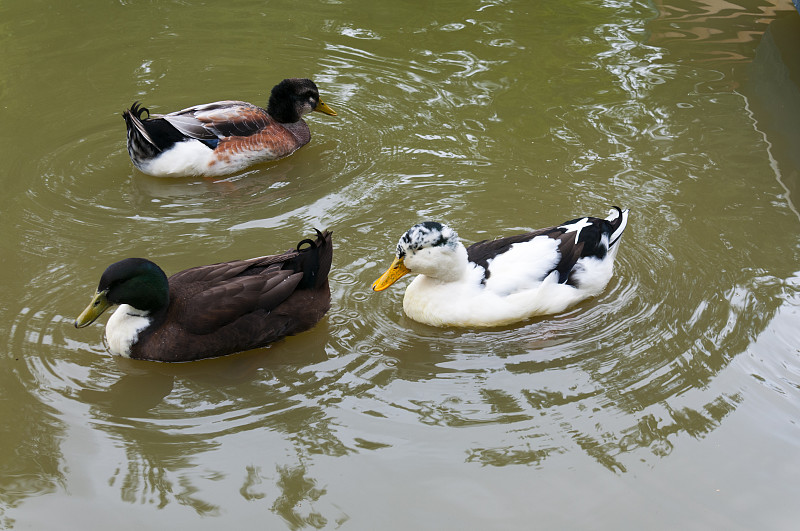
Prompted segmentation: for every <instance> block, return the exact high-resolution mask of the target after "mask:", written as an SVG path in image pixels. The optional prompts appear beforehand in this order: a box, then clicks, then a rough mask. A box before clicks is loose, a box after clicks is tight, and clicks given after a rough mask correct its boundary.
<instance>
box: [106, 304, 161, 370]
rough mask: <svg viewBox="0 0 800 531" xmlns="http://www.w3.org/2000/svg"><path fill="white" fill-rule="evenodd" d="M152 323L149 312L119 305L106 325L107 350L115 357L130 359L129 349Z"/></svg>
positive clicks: (126, 305)
mask: <svg viewBox="0 0 800 531" xmlns="http://www.w3.org/2000/svg"><path fill="white" fill-rule="evenodd" d="M152 323H153V318H152V317H151V315H150V312H146V311H143V310H137V309H136V308H134V307H133V306H130V305H128V304H120V305H119V307H118V308H117V310H116V311H115V312H114V314H113V315H112V316H111V317H110V318H109V319H108V323H107V324H106V341H108V349H109V350H110V351H111V353H112V354H114V355H116V356H123V357H125V358H130V357H131V348H132V347H133V345H134V344H136V342H137V341H138V340H139V337H140V335H141V333H142V332H143V331H144V330H145V329H146V328H147V327H149V326H150V325H151V324H152Z"/></svg>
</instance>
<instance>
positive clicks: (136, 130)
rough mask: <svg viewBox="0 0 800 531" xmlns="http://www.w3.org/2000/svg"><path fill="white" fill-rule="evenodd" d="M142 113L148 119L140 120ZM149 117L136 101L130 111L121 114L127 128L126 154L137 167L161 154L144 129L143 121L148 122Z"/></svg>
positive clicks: (147, 111)
mask: <svg viewBox="0 0 800 531" xmlns="http://www.w3.org/2000/svg"><path fill="white" fill-rule="evenodd" d="M144 113H147V116H148V118H145V119H143V118H142V115H143V114H144ZM149 116H150V111H149V110H147V108H146V107H142V106H141V105H139V102H138V101H135V102H133V105H131V108H130V109H127V110H125V111H123V112H122V118H124V119H125V126H126V127H127V128H128V154H129V155H130V156H131V160H132V161H133V163H134V164H136V165H137V166H138V165H139V163H140V162H144V161H146V160H149V159H152V158H155V157H157V156H158V154H159V153H161V149H160V148H159V147H158V145H157V144H156V143H155V142H154V141H153V138H152V137H151V136H150V133H149V132H148V130H147V127H145V121H149Z"/></svg>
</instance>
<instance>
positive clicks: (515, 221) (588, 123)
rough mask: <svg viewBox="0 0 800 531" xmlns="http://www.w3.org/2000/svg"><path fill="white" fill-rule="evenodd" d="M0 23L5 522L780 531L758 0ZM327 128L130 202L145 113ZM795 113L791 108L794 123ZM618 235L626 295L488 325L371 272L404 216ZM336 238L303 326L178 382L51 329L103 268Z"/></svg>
mask: <svg viewBox="0 0 800 531" xmlns="http://www.w3.org/2000/svg"><path fill="white" fill-rule="evenodd" d="M95 4H96V3H88V2H72V3H70V4H69V5H62V4H58V3H51V2H47V1H39V2H34V3H31V2H25V3H23V2H6V3H4V4H3V5H2V6H0V27H1V28H2V30H3V31H2V33H0V34H1V35H2V37H0V38H1V39H2V42H3V50H4V53H3V54H2V56H0V73H2V75H0V123H2V124H4V127H3V128H2V129H0V179H2V184H3V186H4V193H3V194H2V195H0V219H2V227H3V230H2V231H1V232H0V264H2V268H3V271H4V273H5V279H4V282H2V283H0V286H1V287H0V290H1V291H0V295H1V296H2V302H3V304H2V305H0V317H3V319H2V323H4V324H2V325H0V330H2V332H3V334H2V337H4V338H6V343H5V344H6V348H5V349H3V350H2V354H3V355H2V356H0V389H2V391H0V408H1V409H0V412H2V415H0V418H2V419H3V421H2V424H1V425H2V442H3V448H4V451H3V452H2V457H0V472H2V473H1V474H0V477H2V479H0V524H1V525H2V526H3V527H9V528H20V529H31V528H32V529H49V528H54V527H61V526H63V524H64V522H70V526H71V527H76V528H78V527H82V528H86V529H107V528H109V527H111V526H114V527H122V528H140V527H153V526H156V525H157V526H159V527H164V526H168V525H169V526H175V527H188V526H193V527H195V528H204V529H206V528H207V529H218V528H219V527H220V526H221V525H234V526H238V527H242V528H252V527H255V526H258V527H266V528H290V529H301V528H330V529H332V528H342V529H374V528H376V527H380V528H385V529H408V528H412V527H419V528H424V529H434V528H440V529H457V528H459V529H464V528H473V529H520V528H534V527H537V528H538V527H542V528H560V529H569V528H578V529H586V528H601V529H619V528H623V529H626V528H627V529H641V528H648V529H654V528H655V529H658V528H662V529H675V528H689V529H691V528H697V529H703V528H709V527H714V528H727V529H752V528H772V529H789V528H792V527H793V525H796V521H797V517H798V516H800V514H798V510H797V509H796V499H797V496H798V495H799V494H800V491H799V490H800V489H798V486H797V481H796V478H797V476H798V473H800V460H798V458H797V456H798V455H800V454H798V450H800V448H799V446H800V444H799V443H798V441H800V437H799V435H800V433H799V432H798V426H797V419H798V415H799V414H800V407H799V406H798V404H800V362H799V361H798V352H799V351H798V344H800V332H799V331H798V314H799V313H800V267H798V258H799V255H800V245H799V244H800V217H799V216H798V213H797V207H796V205H797V203H798V195H797V190H798V179H799V178H800V177H798V167H800V166H798V161H797V159H796V154H795V150H793V149H792V146H795V145H796V142H795V139H796V136H793V135H796V127H793V124H796V123H797V121H796V117H797V116H798V114H800V113H799V112H798V109H799V108H800V104H799V103H798V102H800V96H798V94H797V85H796V84H794V85H793V84H792V79H793V77H792V76H797V72H798V70H791V68H792V66H791V65H787V60H786V59H785V57H787V56H790V55H791V54H787V53H786V52H785V44H783V43H784V42H786V39H787V38H788V37H786V35H787V34H788V35H791V34H792V33H791V32H792V28H794V27H795V26H793V24H796V23H797V21H796V19H797V18H799V17H800V16H799V15H798V13H797V12H796V11H794V10H792V7H791V4H790V3H789V2H788V1H785V2H774V3H773V2H769V1H766V0H761V1H752V2H745V1H742V0H738V1H737V2H734V3H731V2H725V3H715V2H693V1H691V0H678V1H677V2H673V3H670V4H664V3H660V2H656V3H645V2H640V3H633V2H612V1H603V2H577V3H576V2H573V3H568V4H565V3H563V2H555V1H546V2H537V3H533V4H531V3H529V2H519V1H507V2H482V1H470V2H454V1H451V2H437V3H419V2H406V3H380V2H379V3H375V2H360V1H356V0H354V1H345V2H334V1H331V2H320V3H315V4H313V5H312V6H310V8H309V7H304V8H303V9H300V8H298V6H297V4H296V3H291V2H285V1H279V2H269V3H262V4H254V3H252V2H227V3H225V4H215V3H211V4H207V5H197V6H188V5H186V4H185V3H181V2H172V3H161V4H156V5H154V4H152V3H144V2H120V3H118V4H108V5H95ZM290 76H307V77H312V78H313V79H314V80H315V81H316V82H317V84H318V85H319V87H320V90H321V92H322V95H323V98H324V99H325V101H326V102H327V103H329V104H330V105H331V106H332V107H333V108H334V109H336V110H337V111H338V113H339V115H338V116H337V117H327V116H323V115H320V114H315V115H314V116H312V117H310V118H309V119H308V121H309V123H310V127H311V130H312V135H313V137H312V141H311V143H310V144H309V145H308V146H306V147H304V148H303V149H302V150H300V151H298V152H297V153H295V154H294V155H293V156H292V157H290V158H288V159H285V160H283V161H279V162H275V163H270V164H266V165H263V166H259V167H256V168H253V169H251V170H248V171H246V172H243V173H241V174H237V175H234V176H231V177H229V178H225V179H174V180H165V179H157V178H152V177H148V176H146V175H143V174H141V173H139V172H138V171H136V170H135V169H134V168H133V167H132V165H131V163H130V161H129V159H128V156H127V152H126V150H125V145H124V125H123V121H122V119H121V118H120V113H121V111H122V110H123V109H124V108H126V106H128V105H129V104H130V103H132V102H133V101H134V100H140V101H142V102H143V103H144V104H145V105H146V106H148V107H150V108H151V109H152V110H153V112H168V111H171V110H175V109H179V108H183V107H186V106H189V105H192V104H197V103H203V102H209V101H214V100H219V99H242V100H246V101H252V102H254V103H260V104H264V103H265V100H266V95H267V93H268V90H269V89H270V88H271V86H272V85H273V84H274V83H276V82H277V81H279V80H280V79H282V78H284V77H290ZM795 97H798V99H795ZM614 204H618V205H621V206H623V207H627V208H630V209H631V210H632V213H633V214H632V217H631V223H630V225H629V228H628V230H627V231H626V233H625V237H624V238H623V241H622V248H621V250H620V252H619V255H618V258H617V266H616V275H615V278H614V279H613V280H612V282H611V283H610V284H609V286H608V288H607V289H606V290H605V291H604V292H603V293H602V294H601V295H600V296H598V297H597V298H595V299H592V300H589V301H586V302H584V303H582V304H580V305H579V306H577V307H575V308H574V309H572V310H569V311H567V312H565V313H563V314H561V315H557V316H551V317H547V318H539V319H535V320H531V321H529V322H525V323H521V324H520V325H519V326H513V327H505V328H499V329H491V330H471V329H466V330H458V329H438V328H432V327H428V326H425V325H421V324H418V323H415V322H413V321H411V320H410V319H408V318H406V317H405V316H404V315H403V312H402V293H403V288H404V287H405V285H406V284H407V281H405V280H404V281H401V282H400V283H398V285H397V286H395V287H393V288H391V289H390V290H388V291H386V292H383V293H381V294H374V293H372V292H371V291H370V283H371V281H372V280H374V279H375V278H377V276H378V275H379V274H380V273H381V272H382V271H383V270H384V269H385V267H386V266H387V265H388V264H389V262H390V260H391V256H392V252H393V249H394V245H395V243H396V241H397V239H398V238H399V237H400V235H401V234H402V233H403V232H404V231H405V230H406V229H407V228H408V227H409V226H411V225H412V224H414V223H416V222H418V221H421V220H425V219H438V220H442V221H446V222H448V223H450V224H451V225H452V226H454V227H455V228H456V229H457V230H458V232H459V234H460V235H461V237H462V238H463V239H464V240H465V241H466V242H467V243H471V242H473V241H477V240H481V239H485V238H492V237H496V236H501V235H506V234H512V233H514V232H518V231H522V230H526V229H530V228H536V227H541V226H547V225H552V224H556V223H560V222H562V221H564V220H567V219H572V218H575V217H578V216H583V215H605V213H606V212H607V210H608V208H609V207H610V206H611V205H614ZM314 227H318V228H321V229H322V228H330V229H332V230H333V231H334V238H335V246H336V247H335V248H336V251H335V257H334V268H333V271H332V273H331V285H332V289H333V305H332V309H331V311H330V313H329V314H328V316H327V317H326V318H325V319H324V320H323V321H322V322H321V323H320V324H319V325H318V326H317V327H316V328H314V329H313V330H312V331H309V332H307V333H304V334H302V335H299V336H296V337H292V338H289V339H287V340H284V341H281V342H279V343H276V344H274V345H272V346H271V347H269V348H266V349H261V350H257V351H252V352H247V353H243V354H240V355H236V356H230V357H227V358H222V359H216V360H207V361H203V362H197V363H191V364H178V365H165V364H157V363H147V362H136V361H130V360H119V359H113V358H111V357H110V355H109V354H108V353H107V352H106V350H105V346H104V344H103V340H102V332H103V326H104V323H105V318H101V319H100V320H99V321H98V322H97V323H96V324H95V325H93V326H91V327H89V328H87V329H82V330H76V329H75V328H74V327H73V326H72V322H73V320H74V318H75V316H76V315H77V314H78V313H79V312H80V311H81V310H82V309H83V307H84V306H85V304H86V303H87V302H88V300H89V298H90V296H91V295H92V293H93V291H94V288H95V287H96V283H97V280H98V279H99V276H100V274H101V273H102V271H103V269H105V267H106V266H107V265H108V264H109V263H111V262H113V261H115V260H117V259H119V258H122V257H125V256H146V257H149V258H151V259H153V260H154V261H156V262H157V263H159V264H160V265H161V266H162V267H163V268H164V269H165V270H166V271H167V272H168V273H173V272H176V271H179V270H181V269H184V268H186V267H190V266H193V265H198V264H203V263H212V262H218V261H224V260H230V259H235V258H244V257H250V256H256V255H261V254H266V253H273V252H279V251H282V250H285V249H286V248H289V247H291V246H293V245H294V244H295V243H296V242H297V241H299V240H300V239H303V238H305V237H307V236H308V235H309V234H310V233H311V231H312V228H314Z"/></svg>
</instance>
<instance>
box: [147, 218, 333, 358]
mask: <svg viewBox="0 0 800 531" xmlns="http://www.w3.org/2000/svg"><path fill="white" fill-rule="evenodd" d="M305 244H308V247H305V248H302V249H300V250H298V249H294V250H290V251H287V252H286V253H283V254H280V255H274V256H265V257H260V258H253V259H250V260H239V261H233V262H226V263H222V264H213V265H208V266H201V267H196V268H192V269H187V270H185V271H182V272H180V273H176V274H175V275H173V276H172V277H170V278H169V284H170V299H171V300H170V305H169V308H168V309H167V310H166V312H164V314H163V315H156V316H153V317H154V320H155V323H154V327H153V328H152V330H150V331H149V332H145V335H144V336H143V337H141V338H140V339H139V341H137V342H136V343H135V344H134V345H133V347H132V349H131V357H132V358H138V359H153V360H160V361H190V360H195V359H200V358H210V357H216V356H223V355H226V354H232V353H234V352H240V351H244V350H250V349H254V348H259V347H263V346H266V345H268V344H269V343H272V342H274V341H277V340H278V339H281V338H283V337H285V336H287V335H292V334H297V333H299V332H303V331H305V330H308V329H309V328H311V327H312V326H314V325H315V324H316V323H317V322H318V321H319V320H320V319H321V318H322V317H323V316H324V315H325V313H326V312H327V311H328V309H329V308H330V288H329V285H328V273H329V271H330V267H331V260H332V257H333V246H332V242H331V233H330V232H325V233H324V234H322V233H318V237H317V239H316V241H312V240H303V242H301V243H300V244H298V248H299V247H301V246H303V245H305ZM159 323H160V324H159Z"/></svg>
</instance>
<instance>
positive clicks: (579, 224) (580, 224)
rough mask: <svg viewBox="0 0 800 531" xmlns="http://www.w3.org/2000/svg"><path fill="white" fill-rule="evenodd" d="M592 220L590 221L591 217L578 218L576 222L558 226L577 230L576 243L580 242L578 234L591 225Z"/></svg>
mask: <svg viewBox="0 0 800 531" xmlns="http://www.w3.org/2000/svg"><path fill="white" fill-rule="evenodd" d="M591 225H592V222H591V221H589V218H583V219H578V220H576V221H575V223H571V224H568V225H561V226H560V227H558V228H559V229H566V231H567V232H572V231H575V244H576V245H577V244H578V236H580V235H581V231H582V230H583V228H584V227H590V226H591Z"/></svg>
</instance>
